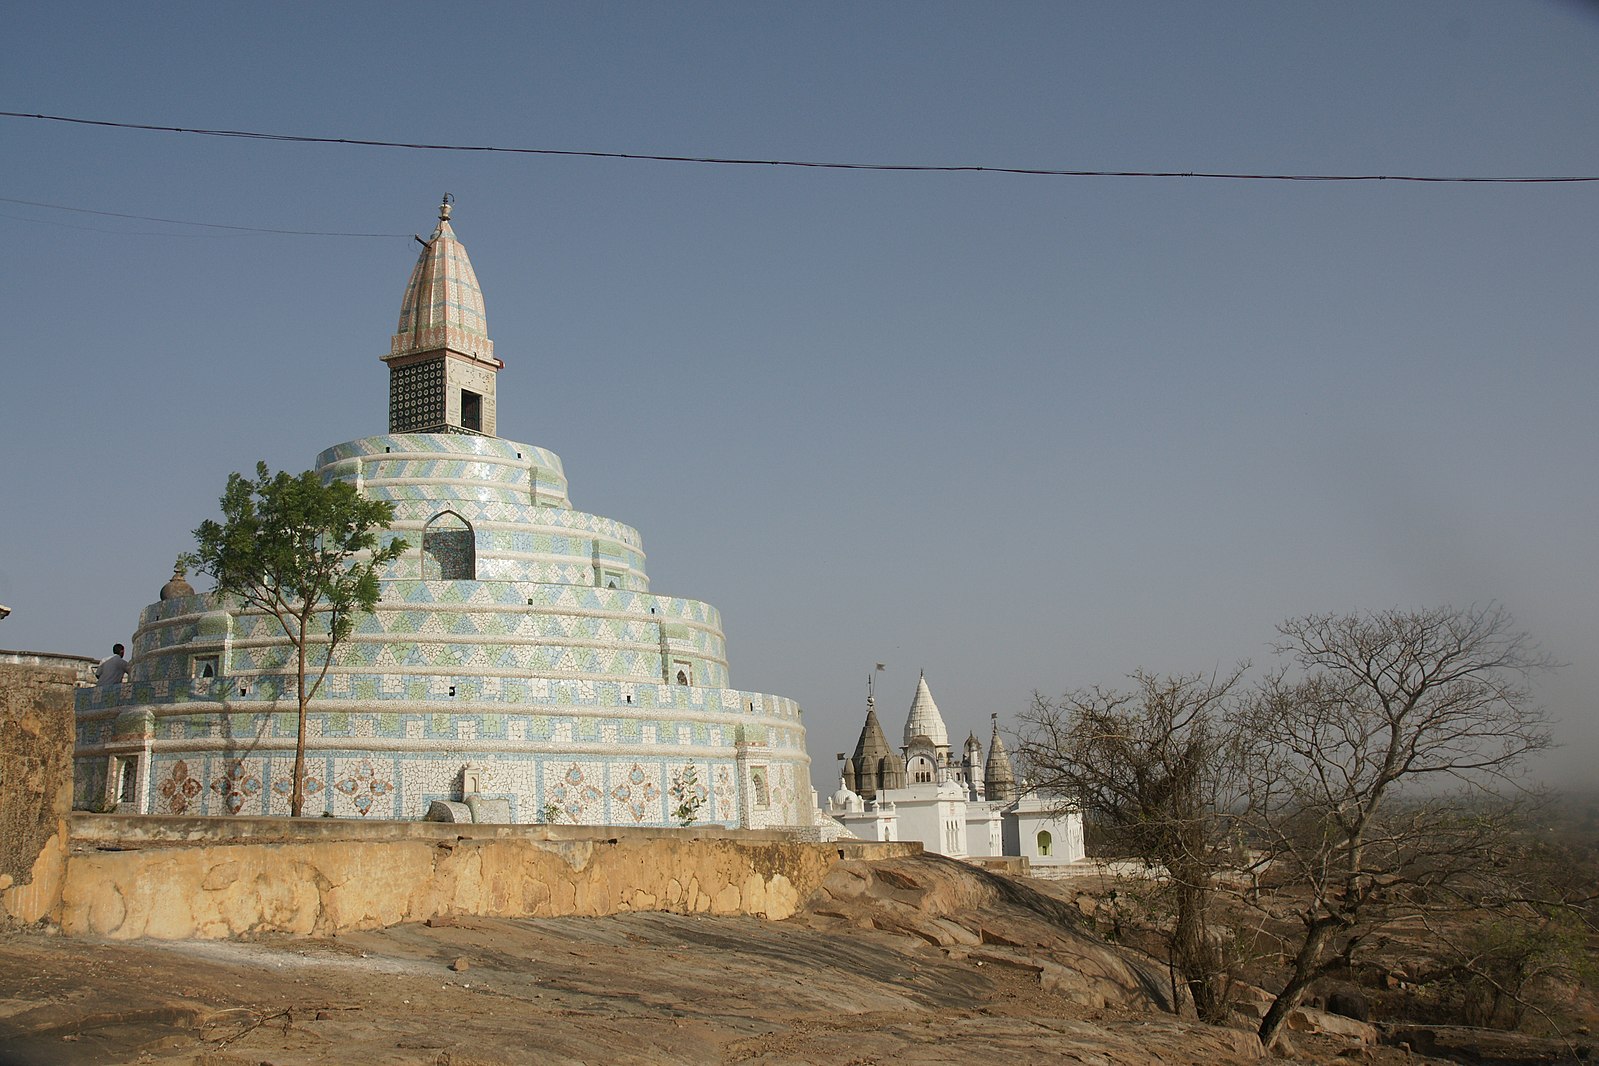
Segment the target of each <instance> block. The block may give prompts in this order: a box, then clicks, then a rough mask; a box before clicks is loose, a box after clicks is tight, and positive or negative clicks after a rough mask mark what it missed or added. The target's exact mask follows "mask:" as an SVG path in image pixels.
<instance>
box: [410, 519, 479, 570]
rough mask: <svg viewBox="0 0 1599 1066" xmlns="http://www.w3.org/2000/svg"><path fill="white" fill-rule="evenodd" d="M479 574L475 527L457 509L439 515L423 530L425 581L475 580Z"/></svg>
mask: <svg viewBox="0 0 1599 1066" xmlns="http://www.w3.org/2000/svg"><path fill="white" fill-rule="evenodd" d="M476 577H477V551H476V547H475V545H474V543H473V536H472V527H471V526H470V525H468V524H467V522H466V520H465V519H463V518H462V517H461V516H460V515H458V514H456V513H455V512H454V511H444V512H442V513H440V514H437V515H435V516H434V517H433V520H432V521H430V522H429V523H428V524H427V528H426V529H425V530H423V531H422V580H424V581H471V580H473V579H474V578H476Z"/></svg>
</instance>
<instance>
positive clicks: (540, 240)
mask: <svg viewBox="0 0 1599 1066" xmlns="http://www.w3.org/2000/svg"><path fill="white" fill-rule="evenodd" d="M8 23H9V25H10V26H11V28H12V32H13V40H14V41H15V42H25V44H24V45H21V46H17V47H14V48H13V49H11V50H10V52H9V54H8V62H7V63H6V64H5V65H4V67H3V68H0V97H3V100H4V103H3V104H0V109H3V110H6V111H11V112H18V113H23V114H48V115H60V116H71V117H80V118H89V119H100V120H108V121H114V122H126V123H144V124H152V125H161V126H180V127H185V128H204V129H232V130H252V131H264V132H270V133H283V134H300V135H305V136H312V137H335V138H354V139H370V140H385V141H403V142H419V143H431V144H457V145H495V146H507V147H536V148H554V149H570V150H595V151H605V152H626V153H639V154H656V155H694V156H720V157H734V158H742V159H788V160H824V161H847V162H862V163H899V164H947V165H957V164H970V165H983V166H994V167H1001V166H1009V167H1036V168H1049V169H1072V170H1161V171H1178V172H1193V171H1208V172H1241V173H1256V174H1266V173H1272V174H1393V175H1400V174H1407V175H1440V176H1508V175H1517V176H1557V175H1564V176H1584V175H1587V176H1594V175H1599V138H1596V137H1595V136H1594V131H1593V117H1592V111H1593V106H1592V105H1593V101H1594V100H1596V99H1599V64H1596V63H1595V62H1594V61H1593V57H1594V55H1595V54H1599V5H1595V4H1592V3H1578V2H1556V0H1546V2H1542V3H1532V4H1525V5H1515V6H1510V5H1501V4H1493V3H1486V2H1481V3H1478V2H1469V0H1468V2H1462V0H1449V2H1443V0H1431V2H1429V0H1418V2H1415V3H1410V4H1404V5H1394V4H1387V3H1379V2H1375V0H1373V2H1354V3H1349V4H1341V5H1336V6H1310V5H1282V4H1275V3H1266V2H1260V3H1243V2H1220V3H1215V4H1207V5H1203V6H1195V5H1186V4H1179V3H1147V4H1116V5H1070V6H1067V5H1054V4H1042V3H1038V4H1032V3H1015V4H1002V5H997V6H986V5H985V6H981V7H979V6H976V5H972V6H964V5H958V4H944V3H929V4H914V5H913V4H880V5H869V6H854V5H842V4H824V5H815V6H805V7H793V8H785V7H750V6H744V5H734V4H716V3H688V4H681V5H673V6H670V7H658V6H650V5H643V4H607V5H599V6H587V5H584V6H578V5H571V6H556V5H539V6H528V7H524V6H518V5H503V6H500V5H495V6H485V7H481V8H468V9H459V10H456V11H454V12H450V13H446V12H443V11H441V9H439V8H437V7H436V6H433V5H427V6H424V5H420V4H414V3H395V4H376V3H357V4H340V5H326V6H320V7H315V8H309V7H292V8H291V7H273V6H261V7H218V6H215V5H208V4H199V3H194V4H171V5H162V6H161V7H160V8H137V7H130V6H127V5H118V4H109V3H107V4H75V5H66V6H62V5H57V6H45V5H34V6H30V7H23V8H19V9H17V10H15V11H13V12H11V13H10V15H9V16H8ZM445 192H449V193H451V194H453V195H454V197H455V199H456V207H455V214H454V218H453V224H454V226H455V229H456V232H457V233H458V235H459V236H460V238H461V240H462V242H463V243H464V244H465V246H466V247H467V249H468V250H469V252H470V254H471V258H472V262H473V265H474V267H475V268H476V272H477V275H478V278H479V280H480V281H481V283H482V286H483V290H484V294H485V300H486V303H487V310H488V324H489V332H490V334H491V336H492V337H493V339H494V341H495V346H496V354H497V355H499V356H500V357H501V358H503V359H504V360H505V362H506V364H507V366H506V369H505V370H504V371H503V372H502V373H501V374H500V380H499V432H500V434H501V435H502V436H505V437H508V438H511V439H514V440H518V441H525V442H528V443H532V444H537V445H540V446H543V447H548V448H551V449H553V450H554V451H555V452H557V453H558V454H559V455H560V456H561V457H562V459H563V461H564V463H565V466H566V472H567V475H568V477H569V479H570V482H571V495H572V501H573V504H574V506H576V507H578V508H580V509H582V510H585V511H590V512H594V513H597V514H602V515H607V516H610V517H613V518H616V519H617V520H619V521H622V522H625V523H627V524H629V525H631V526H634V527H635V528H637V529H639V530H640V532H641V533H642V535H643V538H644V548H645V551H646V552H647V553H648V569H649V573H650V577H651V583H652V590H653V591H656V592H660V593H665V594H670V595H680V596H688V597H693V598H696V599H702V600H705V601H707V602H709V603H711V604H713V605H714V606H716V607H717V608H718V609H719V610H720V611H721V612H722V615H723V619H724V623H725V628H726V632H727V636H728V646H729V658H730V660H731V670H732V677H733V683H734V684H735V685H736V686H738V687H740V688H745V689H753V690H759V691H765V692H773V693H778V694H781V695H785V696H790V697H793V698H794V699H796V700H798V701H799V702H800V704H801V705H802V706H803V707H805V709H806V726H807V729H808V734H809V749H810V754H811V757H812V760H813V773H812V778H813V781H814V782H815V783H816V784H817V786H818V788H819V789H820V790H822V791H824V793H825V792H830V791H831V790H832V788H833V787H834V786H835V784H836V781H837V777H836V772H835V768H836V763H835V761H834V758H833V756H834V754H835V753H836V752H838V751H848V750H852V749H853V747H854V743H855V740H856V736H857V734H858V732H859V730H860V725H861V720H862V717H863V715H864V711H865V707H864V697H865V690H864V683H865V678H866V675H867V674H868V673H869V672H871V671H872V668H873V664H874V663H877V662H882V663H886V664H887V667H888V669H887V670H886V671H885V672H884V673H883V674H880V675H879V688H878V709H879V714H880V717H881V719H882V722H883V726H884V729H885V731H887V733H888V734H889V737H890V740H891V741H897V740H898V738H899V729H900V726H901V725H902V724H903V722H904V716H905V713H906V710H907V709H908V707H909V705H910V700H911V696H912V693H913V691H914V688H915V684H916V676H917V671H918V669H919V668H925V669H926V671H927V676H928V681H929V683H930V685H931V687H932V692H933V695H934V697H935V698H936V700H937V702H938V704H939V706H940V708H941V709H942V711H943V714H944V717H945V719H946V721H947V722H948V725H949V730H950V733H951V738H952V741H953V742H955V743H958V740H957V739H956V738H957V737H960V738H964V737H965V735H966V734H967V733H968V732H973V731H975V732H976V733H977V734H978V736H979V738H980V739H982V740H983V742H984V743H985V745H986V743H987V736H988V723H989V714H990V712H998V713H999V714H1000V716H1001V721H1002V723H1005V724H1007V725H1008V724H1010V723H1012V722H1013V721H1014V717H1015V715H1016V714H1017V713H1018V712H1019V711H1021V710H1022V709H1024V708H1025V707H1026V706H1027V705H1028V703H1029V701H1030V698H1031V693H1032V692H1033V691H1034V690H1039V691H1041V692H1043V693H1045V694H1049V695H1053V694H1057V693H1059V692H1062V691H1064V690H1066V689H1070V688H1076V687H1082V686H1088V685H1093V684H1101V685H1117V684H1120V683H1121V682H1122V680H1123V678H1124V676H1125V675H1126V674H1127V673H1128V672H1130V671H1132V670H1133V669H1135V668H1138V667H1143V668H1145V669H1147V670H1151V671H1155V672H1160V673H1168V672H1195V671H1209V670H1211V669H1214V668H1218V667H1219V668H1222V669H1225V668H1227V667H1229V666H1230V665H1232V664H1233V663H1234V662H1236V661H1238V660H1240V659H1249V660H1253V661H1254V662H1255V663H1256V665H1257V666H1258V667H1264V666H1265V665H1267V664H1268V662H1269V659H1270V656H1269V653H1268V650H1267V647H1266V645H1267V643H1268V642H1269V641H1270V640H1271V638H1272V637H1273V635H1274V626H1275V624H1276V623H1277V622H1279V621H1281V620H1282V619H1284V618H1287V617H1290V616H1297V615H1302V614H1307V613H1312V612H1322V611H1348V610H1377V609H1382V608H1386V607H1391V606H1401V607H1426V606H1437V605H1442V604H1454V605H1457V606H1466V605H1469V604H1472V603H1487V602H1490V601H1492V602H1498V603H1500V604H1502V605H1503V606H1504V607H1506V608H1507V609H1508V610H1509V611H1510V612H1512V613H1513V614H1514V615H1515V617H1516V619H1517V621H1518V622H1519V623H1520V625H1521V626H1522V627H1523V628H1525V629H1526V630H1528V631H1529V632H1530V633H1532V634H1533V635H1534V637H1535V638H1536V639H1537V640H1538V641H1539V643H1540V645H1541V646H1542V647H1543V649H1544V650H1545V651H1547V652H1548V653H1549V654H1551V655H1552V656H1554V657H1555V658H1557V659H1560V660H1562V661H1564V662H1565V663H1566V664H1567V665H1566V666H1565V667H1564V668H1563V669H1562V670H1560V671H1559V672H1558V673H1556V674H1554V675H1552V676H1551V677H1548V678H1546V679H1544V680H1543V681H1542V683H1541V684H1540V685H1539V695H1540V698H1541V699H1542V701H1543V702H1544V704H1545V705H1546V706H1548V707H1549V708H1550V710H1551V712H1552V713H1553V714H1554V715H1555V716H1556V717H1557V719H1558V721H1559V724H1558V727H1557V731H1556V736H1557V739H1558V740H1560V741H1561V742H1562V743H1563V747H1562V748H1560V749H1559V750H1557V751H1555V752H1553V753H1552V754H1551V755H1549V756H1548V757H1547V758H1546V759H1544V760H1543V761H1542V763H1541V764H1540V766H1539V768H1538V769H1539V773H1540V775H1542V776H1543V777H1544V778H1546V779H1548V780H1550V781H1551V782H1553V783H1556V784H1561V785H1591V784H1592V776H1591V771H1590V767H1591V765H1592V764H1593V762H1594V759H1595V756H1596V755H1599V721H1596V715H1595V709H1596V706H1599V664H1596V663H1595V661H1594V651H1595V649H1596V648H1599V594H1596V593H1599V589H1596V587H1595V583H1596V578H1595V574H1596V567H1595V560H1596V555H1599V552H1596V548H1599V535H1596V530H1599V502H1596V501H1599V493H1596V492H1595V475H1594V473H1593V468H1594V461H1595V456H1596V455H1599V418H1596V417H1595V414H1594V410H1593V409H1594V406H1595V401H1596V399H1599V359H1596V358H1595V339H1596V338H1599V299H1596V297H1595V291H1596V290H1595V278H1596V277H1599V241H1595V239H1594V234H1595V232H1596V230H1599V184H1596V183H1580V184H1419V183H1402V182H1395V181H1384V182H1362V183H1327V182H1275V181H1230V180H1219V179H1183V178H1164V179H1155V178H1110V177H1095V178H1088V177H1046V176H1019V175H1004V174H981V173H956V174H950V173H904V172H889V173H881V172H869V171H839V170H816V169H804V168H779V167H746V166H728V165H710V164H692V163H670V162H652V161H639V160H626V159H603V158H577V157H567V156H538V155H513V154H491V153H458V152H425V151H409V150H404V149H398V148H381V147H362V146H352V145H327V144H304V143H286V142H281V141H263V140H250V139H240V138H218V137H202V136H193V135H184V134H175V133H162V132H150V131H137V130H127V129H108V128H99V127H89V126H82V125H72V124H65V123H59V122H46V121H39V120H36V119H26V118H3V117H0V215H4V216H5V219H6V224H7V228H8V232H9V234H10V237H11V240H12V241H13V244H14V245H15V246H14V247H13V251H12V252H11V253H10V254H9V255H7V256H6V257H5V260H4V266H3V267H0V272H3V273H0V278H3V287H0V291H3V292H4V294H5V300H6V306H7V309H8V311H9V316H8V317H9V319H10V320H11V321H12V322H13V324H14V329H13V332H12V342H11V346H10V356H9V358H8V360H7V374H6V379H5V380H6V387H5V388H4V389H3V390H0V425H3V427H4V428H3V440H4V452H3V455H4V462H3V463H0V501H3V506H4V515H5V519H6V520H5V521H4V522H0V603H3V604H5V605H6V606H8V607H9V608H11V609H12V611H13V612H14V613H13V614H12V616H11V617H10V618H8V619H6V620H4V621H0V647H5V648H9V649H26V650H36V651H61V652H74V653H79V654H89V655H95V656H103V655H104V654H106V653H107V651H108V650H109V648H110V645H111V644H112V643H113V642H114V641H119V640H120V641H124V642H126V641H128V640H129V638H130V637H131V634H132V631H133V628H134V625H135V624H136V620H137V617H138V612H139V611H140V609H141V608H142V607H143V606H144V605H146V604H148V603H150V602H151V601H153V600H154V599H155V598H156V593H157V590H158V589H159V588H160V586H161V584H162V583H163V582H164V581H165V580H166V579H167V577H168V576H169V574H170V572H171V563H172V560H173V558H174V557H175V556H176V555H177V554H178V553H179V552H182V551H186V550H189V549H190V548H191V547H192V543H193V541H192V537H191V535H190V531H191V530H193V529H194V528H195V527H196V526H197V525H198V524H199V523H200V521H201V520H203V519H205V518H207V517H211V516H213V515H215V514H216V509H217V498H218V496H219V495H220V494H221V492H222V489H223V485H224V482H225V481H226V478H227V475H228V473H229V472H231V471H235V470H240V471H248V470H251V469H253V466H254V464H255V462H256V460H258V459H264V460H265V461H266V462H267V463H268V464H269V465H271V466H272V467H273V468H274V469H280V468H281V469H288V470H291V471H298V470H303V469H305V468H307V467H309V466H311V465H312V462H313V460H314V459H315V456H316V454H317V453H318V452H319V451H320V450H322V449H323V448H325V447H328V446H330V445H332V444H335V443H338V442H340V441H346V440H351V439H354V438H357V437H362V436H367V435H370V434H374V433H381V432H383V431H384V429H385V427H386V425H387V421H386V417H387V416H386V410H387V373H386V371H385V368H384V367H383V365H382V364H381V363H380V362H379V361H378V356H379V355H380V354H382V353H383V352H385V351H386V350H387V346H388V339H389V335H390V333H391V332H392V331H393V329H394V325H395V320H396V317H397V315H398V311H399V302H400V296H401V293H402V290H403V287H404V285H405V281H406V277H407V275H408V273H409V271H410V268H411V264H412V262H413V261H414V259H415V255H416V251H417V249H416V245H415V243H414V242H413V241H412V238H411V236H410V234H411V233H413V232H416V233H420V234H423V235H425V234H426V233H428V232H429V231H430V229H431V227H432V225H433V221H434V217H435V214H436V208H437V204H438V202H439V198H440V196H441V195H442V194H443V193H445ZM44 205H55V206H44ZM68 209H73V210H68ZM85 212H104V214H102V213H85ZM119 216H139V217H136V218H134V217H119ZM157 219H164V220H181V222H182V223H211V224H215V225H216V226H222V227H246V228H247V229H238V230H233V229H224V228H211V227H204V226H196V225H190V224H180V223H179V222H174V221H154V220H157ZM248 228H255V229H271V230H295V231H311V233H313V234H318V235H306V234H298V235H296V234H284V233H262V232H254V231H252V230H251V229H248ZM339 234H386V235H388V236H381V237H370V236H365V237H363V236H340V235H339Z"/></svg>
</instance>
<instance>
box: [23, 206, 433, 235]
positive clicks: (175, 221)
mask: <svg viewBox="0 0 1599 1066" xmlns="http://www.w3.org/2000/svg"><path fill="white" fill-rule="evenodd" d="M0 203H6V204H24V205H26V206H28V207H47V208H49V209H50V210H52V211H74V212H77V213H78V214H80V215H101V216H103V217H105V218H129V219H134V220H136V221H139V222H165V223H167V224H169V225H173V226H203V227H205V228H206V229H226V230H235V231H238V232H241V233H280V234H285V235H287V236H291V237H409V236H410V234H409V233H337V232H333V231H329V230H314V229H266V228H263V227H261V226H228V225H224V224H222V223H220V222H189V221H186V220H184V219H181V218H156V217H154V216H151V215H124V214H122V213H121V212H119V211H95V210H91V209H90V208H87V207H68V206H67V205H65V204H47V203H41V202H40V201H38V200H17V199H14V198H12V197H10V196H0ZM30 221H31V220H30Z"/></svg>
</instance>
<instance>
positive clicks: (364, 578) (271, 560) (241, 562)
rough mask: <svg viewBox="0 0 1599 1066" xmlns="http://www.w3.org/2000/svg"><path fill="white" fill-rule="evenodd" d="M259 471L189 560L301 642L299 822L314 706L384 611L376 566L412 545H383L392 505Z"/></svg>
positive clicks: (339, 487)
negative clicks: (363, 625) (312, 667)
mask: <svg viewBox="0 0 1599 1066" xmlns="http://www.w3.org/2000/svg"><path fill="white" fill-rule="evenodd" d="M255 474H256V477H255V480H254V481H252V480H250V479H249V478H247V477H245V476H244V475H243V474H237V473H235V474H230V475H229V476H228V486H227V490H226V491H225V492H224V493H223V494H222V501H221V505H222V521H221V522H215V521H212V520H210V519H207V520H206V521H204V522H202V523H200V527H199V528H198V529H196V530H195V531H194V539H195V541H196V543H197V544H198V545H199V551H198V552H197V553H196V554H193V555H190V556H188V557H187V558H188V561H189V562H191V563H192V564H194V565H195V566H197V567H198V568H199V569H200V570H201V571H202V572H203V573H206V574H209V575H210V576H211V577H212V578H213V579H214V580H215V582H216V592H217V594H218V595H219V596H231V597H235V598H236V599H238V600H239V601H241V602H242V603H243V604H244V605H245V606H246V607H252V608H255V609H257V610H260V611H264V612H266V613H267V614H270V615H272V617H274V618H276V619H277V620H278V624H279V625H280V626H282V627H283V632H284V635H285V636H287V637H288V638H289V642H290V643H291V644H292V645H294V652H295V682H296V685H295V694H296V697H297V699H298V703H299V726H298V731H297V736H296V740H295V745H294V793H293V798H292V800H291V802H290V813H291V814H292V815H293V816H294V817H296V818H298V817H300V816H301V814H302V813H303V811H304V807H305V722H306V708H307V707H308V706H309V705H310V703H311V700H312V699H313V698H314V697H315V696H316V694H317V691H318V690H319V689H320V688H321V686H322V681H323V679H324V678H325V677H327V673H328V667H329V665H331V663H332V662H333V655H334V652H335V651H336V650H337V648H338V646H339V644H340V643H341V642H343V640H344V639H345V638H346V637H348V636H349V635H350V632H351V630H352V629H354V627H355V621H356V619H357V617H359V615H361V614H364V613H370V612H371V611H372V609H373V608H374V607H375V606H376V605H377V602H378V577H377V575H378V569H379V568H380V567H382V566H383V565H385V564H387V563H389V562H392V561H393V560H394V559H397V558H398V557H399V556H400V554H401V553H402V552H404V551H405V549H406V548H407V547H408V545H407V544H406V542H405V541H404V540H400V539H398V538H395V539H391V540H389V541H387V543H384V541H383V534H384V533H385V532H387V530H388V528H389V524H390V523H391V522H393V521H394V505H393V504H392V503H389V502H387V501H384V500H369V499H366V498H364V497H363V496H361V494H360V493H358V492H356V490H355V487H354V486H352V485H350V484H348V483H346V482H343V481H335V482H332V483H330V484H327V485H324V484H323V483H322V482H321V480H320V479H319V478H318V477H317V475H316V473H315V472H314V471H310V470H307V471H306V472H304V473H302V474H299V475H294V474H289V473H285V472H282V471H280V472H279V473H277V474H273V473H272V472H271V471H269V470H268V469H267V465H266V464H265V463H257V464H256V467H255ZM311 644H320V645H321V648H322V654H321V660H322V661H321V665H320V667H319V668H317V672H316V678H315V680H313V681H311V682H310V683H309V684H307V675H308V672H309V670H308V663H307V659H308V654H309V646H310V645H311Z"/></svg>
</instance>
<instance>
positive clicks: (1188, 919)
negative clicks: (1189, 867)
mask: <svg viewBox="0 0 1599 1066" xmlns="http://www.w3.org/2000/svg"><path fill="white" fill-rule="evenodd" d="M1204 876H1205V875H1204V874H1202V873H1199V872H1195V871H1184V872H1183V874H1181V875H1179V878H1178V883H1177V886H1176V887H1177V893H1176V894H1177V916H1176V921H1175V924H1174V925H1173V928H1172V945H1171V946H1172V957H1173V959H1174V961H1175V962H1176V964H1177V970H1178V972H1179V973H1181V974H1182V975H1183V981H1184V983H1186V984H1187V985H1188V992H1189V995H1191V996H1192V997H1193V1000H1194V1011H1195V1012H1196V1013H1197V1014H1198V1015H1199V1020H1200V1021H1202V1022H1205V1023H1207V1024H1210V1025H1216V1024H1218V1023H1220V1022H1222V1021H1225V1020H1226V1013H1227V1004H1226V1002H1225V1001H1224V997H1223V996H1222V995H1221V993H1220V989H1218V988H1217V982H1216V978H1217V976H1218V974H1219V972H1220V970H1221V967H1220V965H1219V960H1218V959H1217V957H1216V944H1215V942H1214V941H1213V940H1212V939H1211V930H1210V920H1209V913H1208V912H1209V904H1210V899H1209V897H1210V890H1209V887H1208V886H1207V885H1205V884H1204V883H1202V881H1200V880H1198V879H1199V878H1203V877H1204Z"/></svg>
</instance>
